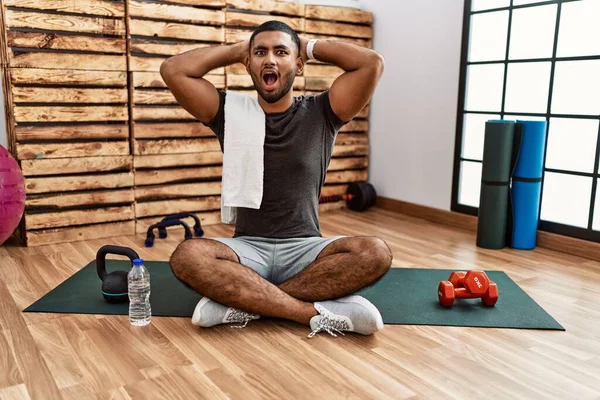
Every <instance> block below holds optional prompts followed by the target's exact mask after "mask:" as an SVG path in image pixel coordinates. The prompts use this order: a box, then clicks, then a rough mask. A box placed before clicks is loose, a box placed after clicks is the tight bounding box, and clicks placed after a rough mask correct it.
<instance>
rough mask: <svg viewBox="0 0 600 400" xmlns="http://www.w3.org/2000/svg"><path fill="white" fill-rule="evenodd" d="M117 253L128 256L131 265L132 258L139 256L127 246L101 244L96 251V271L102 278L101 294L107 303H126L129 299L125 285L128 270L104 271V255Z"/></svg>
mask: <svg viewBox="0 0 600 400" xmlns="http://www.w3.org/2000/svg"><path fill="white" fill-rule="evenodd" d="M107 254H117V255H121V256H126V257H129V259H130V260H131V263H132V265H133V260H135V259H138V258H140V256H139V255H138V254H137V253H136V252H135V251H134V250H133V249H130V248H129V247H121V246H112V245H106V246H102V247H101V248H100V250H98V252H97V253H96V271H97V272H98V276H99V277H100V279H102V296H104V299H105V300H106V301H108V302H109V303H126V302H128V301H129V291H128V285H127V273H128V272H129V271H113V272H111V273H107V272H106V255H107Z"/></svg>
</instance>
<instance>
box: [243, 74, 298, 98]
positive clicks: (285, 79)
mask: <svg viewBox="0 0 600 400" xmlns="http://www.w3.org/2000/svg"><path fill="white" fill-rule="evenodd" d="M250 76H251V77H252V82H254V88H255V89H256V91H257V92H258V94H259V95H260V97H262V98H263V99H264V100H265V101H266V102H267V103H269V104H273V103H276V102H278V101H279V100H280V99H281V98H282V97H283V96H285V95H286V94H287V92H289V91H290V89H291V88H292V86H293V85H294V78H295V77H296V72H295V71H290V72H288V73H287V74H285V75H281V76H280V77H279V82H278V83H279V88H278V89H276V90H274V91H272V92H267V91H266V90H264V88H263V86H262V84H263V79H262V77H261V76H260V75H256V74H254V73H252V74H250Z"/></svg>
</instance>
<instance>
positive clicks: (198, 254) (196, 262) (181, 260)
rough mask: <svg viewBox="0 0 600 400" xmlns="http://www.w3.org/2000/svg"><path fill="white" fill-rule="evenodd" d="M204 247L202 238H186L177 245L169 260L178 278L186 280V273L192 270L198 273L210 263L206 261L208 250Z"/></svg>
mask: <svg viewBox="0 0 600 400" xmlns="http://www.w3.org/2000/svg"><path fill="white" fill-rule="evenodd" d="M202 247H203V243H202V240H201V239H192V240H185V241H183V242H181V243H180V244H179V245H178V246H177V248H176V249H175V251H174V252H173V254H171V258H170V260H169V264H170V265H171V269H172V270H173V274H175V276H176V277H177V278H179V279H180V280H186V275H187V274H189V273H190V271H192V270H193V271H194V273H195V274H196V275H198V273H199V272H200V273H201V271H202V270H203V269H204V267H205V266H206V265H208V263H206V262H204V258H205V254H206V252H204V251H202Z"/></svg>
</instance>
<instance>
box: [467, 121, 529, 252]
mask: <svg viewBox="0 0 600 400" xmlns="http://www.w3.org/2000/svg"><path fill="white" fill-rule="evenodd" d="M520 138H521V136H520V127H518V126H517V124H516V123H515V121H509V120H491V121H487V122H486V124H485V137H484V145H483V162H482V170H481V190H480V197H479V210H478V218H477V246H479V247H482V248H486V249H502V248H504V247H505V245H506V243H507V241H509V240H508V239H509V237H510V232H511V231H512V229H511V226H510V221H512V218H509V217H510V216H511V212H512V205H511V199H510V186H509V185H510V178H511V176H512V174H513V171H514V166H515V163H516V159H517V154H518V151H519V145H520Z"/></svg>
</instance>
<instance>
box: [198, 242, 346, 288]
mask: <svg viewBox="0 0 600 400" xmlns="http://www.w3.org/2000/svg"><path fill="white" fill-rule="evenodd" d="M343 237H345V236H334V237H328V238H322V237H318V236H316V237H309V238H291V239H270V238H261V237H250V236H239V237H236V238H207V239H211V240H216V241H219V242H221V243H223V244H225V245H227V246H229V247H230V248H231V249H232V250H233V251H234V252H235V254H237V256H238V257H239V259H240V263H241V264H242V265H245V266H246V267H248V268H250V269H252V270H253V271H255V272H256V273H257V274H259V275H260V276H262V277H263V278H265V279H266V280H268V281H270V282H272V283H273V284H275V285H279V284H280V283H283V282H285V281H287V280H288V279H290V278H292V277H293V276H295V275H297V274H298V273H300V272H301V271H302V270H303V269H305V268H306V267H308V266H309V265H310V264H312V263H313V262H314V261H315V260H316V259H317V257H318V256H319V254H320V253H321V251H322V250H323V249H324V248H325V247H327V245H329V244H330V243H333V242H334V241H336V240H337V239H341V238H343Z"/></svg>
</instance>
